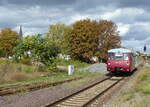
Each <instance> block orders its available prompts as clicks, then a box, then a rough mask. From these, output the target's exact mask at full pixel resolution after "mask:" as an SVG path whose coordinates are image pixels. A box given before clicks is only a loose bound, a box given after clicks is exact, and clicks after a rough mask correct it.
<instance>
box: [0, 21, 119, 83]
mask: <svg viewBox="0 0 150 107" xmlns="http://www.w3.org/2000/svg"><path fill="white" fill-rule="evenodd" d="M20 36H21V35H19V34H18V33H17V32H15V31H13V30H11V29H9V28H6V29H2V30H1V32H0V65H1V66H0V70H1V71H0V75H1V77H2V78H1V80H0V81H1V82H2V81H7V80H8V81H9V80H14V81H20V80H21V81H22V80H26V79H33V78H36V77H38V76H39V74H36V72H37V71H42V72H44V71H50V72H58V71H61V70H60V69H59V67H60V66H64V67H67V66H68V65H69V64H73V65H74V66H75V70H76V71H77V70H78V69H80V68H83V67H85V66H88V65H89V64H90V63H93V60H92V58H93V57H96V58H97V59H98V60H97V62H98V61H99V60H106V58H107V55H106V53H107V50H108V49H111V48H115V47H120V43H121V38H120V36H119V34H118V31H117V25H116V24H115V23H113V22H111V21H106V20H101V21H95V20H90V19H85V20H80V21H77V22H75V23H74V24H73V25H65V24H54V25H50V26H49V30H48V32H46V33H45V35H28V36H26V37H24V38H21V37H20ZM59 55H64V56H67V55H68V56H70V58H71V60H69V59H70V58H69V59H67V60H66V58H60V57H59ZM60 68H61V67H60ZM65 69H66V68H65ZM66 70H67V69H66ZM32 72H34V73H33V76H31V75H30V73H31V74H32ZM10 74H11V75H10ZM34 74H35V75H34Z"/></svg>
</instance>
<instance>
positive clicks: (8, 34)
mask: <svg viewBox="0 0 150 107" xmlns="http://www.w3.org/2000/svg"><path fill="white" fill-rule="evenodd" d="M18 40H19V34H18V33H17V32H15V31H12V30H11V29H9V28H6V29H2V30H1V31H0V50H2V51H3V53H5V54H4V57H8V56H9V55H12V51H13V49H14V47H15V46H16V45H17V42H18Z"/></svg>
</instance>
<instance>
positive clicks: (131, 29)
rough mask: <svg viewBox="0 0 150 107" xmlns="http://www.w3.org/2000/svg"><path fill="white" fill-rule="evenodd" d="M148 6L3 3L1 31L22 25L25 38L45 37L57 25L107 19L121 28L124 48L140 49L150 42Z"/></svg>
mask: <svg viewBox="0 0 150 107" xmlns="http://www.w3.org/2000/svg"><path fill="white" fill-rule="evenodd" d="M149 4H150V1H148V0H145V1H143V0H115V1H113V2H112V0H80V1H78V0H0V13H1V14H0V29H2V28H12V29H14V30H15V31H19V26H20V25H22V26H23V32H24V35H30V34H37V33H42V34H43V33H45V32H47V31H48V26H49V25H51V24H55V23H64V24H67V25H70V24H72V23H74V22H75V21H77V20H81V19H86V18H90V19H93V20H102V19H107V20H111V21H113V22H115V23H116V24H117V25H118V30H119V31H120V35H121V37H122V39H123V40H122V45H123V46H126V47H134V48H135V49H138V50H140V49H139V47H142V46H143V45H144V44H148V41H149V40H150V37H149V35H150V30H149V28H150V13H149V10H150V7H149ZM137 46H138V47H137Z"/></svg>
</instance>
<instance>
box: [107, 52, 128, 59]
mask: <svg viewBox="0 0 150 107" xmlns="http://www.w3.org/2000/svg"><path fill="white" fill-rule="evenodd" d="M108 59H109V60H128V59H129V57H128V54H127V53H109V54H108Z"/></svg>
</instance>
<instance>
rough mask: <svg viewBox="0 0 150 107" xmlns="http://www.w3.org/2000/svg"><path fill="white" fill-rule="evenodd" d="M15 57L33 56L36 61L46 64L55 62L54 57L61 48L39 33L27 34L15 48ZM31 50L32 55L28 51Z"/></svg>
mask: <svg viewBox="0 0 150 107" xmlns="http://www.w3.org/2000/svg"><path fill="white" fill-rule="evenodd" d="M14 52H15V58H23V57H31V58H33V59H34V61H38V62H42V63H43V64H45V65H48V64H51V63H53V57H56V56H57V54H58V53H59V49H58V47H57V46H55V45H54V44H52V43H50V42H49V41H48V40H47V39H44V38H42V37H41V36H39V35H33V36H27V37H25V38H24V39H23V41H22V42H20V44H19V45H18V46H17V47H16V48H15V50H14ZM29 52H30V55H28V53H29Z"/></svg>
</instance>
